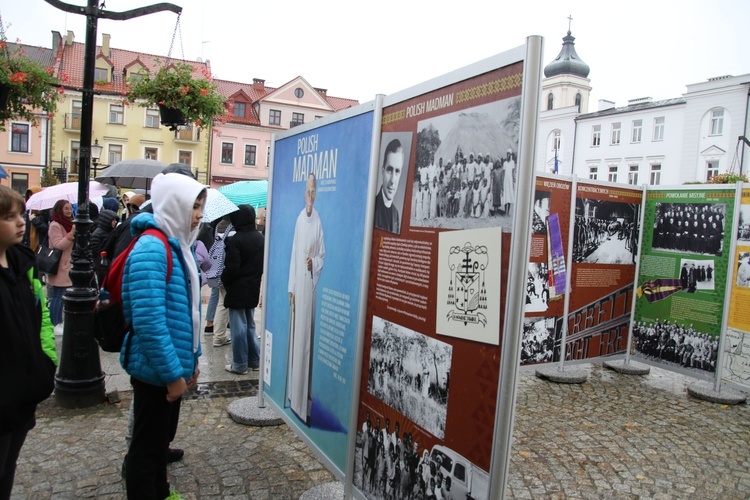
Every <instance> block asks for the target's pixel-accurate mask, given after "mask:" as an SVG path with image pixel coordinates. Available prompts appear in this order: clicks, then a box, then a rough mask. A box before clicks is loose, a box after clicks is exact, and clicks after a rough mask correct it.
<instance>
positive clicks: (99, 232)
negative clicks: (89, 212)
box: [90, 208, 118, 278]
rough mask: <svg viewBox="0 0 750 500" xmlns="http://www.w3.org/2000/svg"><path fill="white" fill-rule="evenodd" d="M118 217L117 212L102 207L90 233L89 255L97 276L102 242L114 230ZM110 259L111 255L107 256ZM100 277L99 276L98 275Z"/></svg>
mask: <svg viewBox="0 0 750 500" xmlns="http://www.w3.org/2000/svg"><path fill="white" fill-rule="evenodd" d="M117 222H118V217H117V213H116V212H113V211H112V210H109V209H106V208H103V209H102V211H101V212H99V220H98V221H97V223H96V227H95V228H94V232H93V233H91V243H90V245H91V255H92V257H93V258H94V271H96V274H97V276H98V275H99V252H101V251H102V250H103V248H102V243H104V240H106V239H107V236H109V234H110V233H111V232H112V231H114V229H115V226H117ZM109 259H110V261H111V260H112V256H111V255H110V256H109ZM100 278H101V277H100Z"/></svg>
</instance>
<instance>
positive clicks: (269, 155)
mask: <svg viewBox="0 0 750 500" xmlns="http://www.w3.org/2000/svg"><path fill="white" fill-rule="evenodd" d="M269 165H271V146H268V149H266V168H268V166H269Z"/></svg>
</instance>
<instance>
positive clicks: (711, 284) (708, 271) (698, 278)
mask: <svg viewBox="0 0 750 500" xmlns="http://www.w3.org/2000/svg"><path fill="white" fill-rule="evenodd" d="M715 270H716V263H715V262H714V261H713V259H700V260H696V259H680V286H682V290H683V291H686V292H688V293H695V292H697V291H700V290H707V291H713V290H714V289H715V279H714V278H715V274H716V273H715Z"/></svg>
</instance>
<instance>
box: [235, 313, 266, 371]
mask: <svg viewBox="0 0 750 500" xmlns="http://www.w3.org/2000/svg"><path fill="white" fill-rule="evenodd" d="M254 313H255V309H229V333H230V334H231V335H232V370H233V371H235V372H244V371H245V370H247V369H248V368H256V369H257V368H258V367H259V366H260V347H259V346H258V337H257V336H256V335H255V319H254V318H253V314H254Z"/></svg>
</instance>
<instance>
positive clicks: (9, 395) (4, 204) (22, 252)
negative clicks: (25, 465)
mask: <svg viewBox="0 0 750 500" xmlns="http://www.w3.org/2000/svg"><path fill="white" fill-rule="evenodd" d="M25 212H26V207H25V204H24V201H23V198H22V197H21V195H19V194H18V193H16V192H15V191H13V190H12V189H10V188H8V187H6V186H0V324H2V325H3V327H2V329H0V377H2V380H4V381H5V382H6V383H4V384H3V386H2V389H1V390H0V499H3V500H4V499H6V498H10V492H11V490H12V489H13V478H14V476H15V472H16V461H17V460H18V455H19V453H20V452H21V447H22V446H23V443H24V441H25V440H26V435H27V434H28V432H29V430H31V429H32V428H33V427H34V425H35V423H36V420H35V417H34V414H35V413H36V406H37V404H38V403H40V402H41V401H44V400H45V399H46V398H47V397H48V396H49V395H50V394H51V393H52V389H53V387H54V376H55V365H56V364H57V355H56V354H55V338H54V334H53V330H52V323H51V322H50V319H49V311H48V310H47V305H46V299H45V297H44V292H43V287H42V284H41V282H40V281H39V280H38V279H37V278H36V272H35V271H36V270H35V269H34V265H35V263H36V260H35V254H34V252H32V251H31V249H29V248H28V247H26V246H24V245H23V244H21V240H22V239H23V235H24V231H25V227H26V223H25V221H24V213H25Z"/></svg>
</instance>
